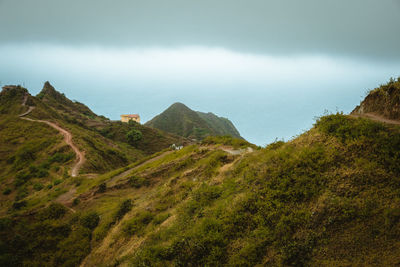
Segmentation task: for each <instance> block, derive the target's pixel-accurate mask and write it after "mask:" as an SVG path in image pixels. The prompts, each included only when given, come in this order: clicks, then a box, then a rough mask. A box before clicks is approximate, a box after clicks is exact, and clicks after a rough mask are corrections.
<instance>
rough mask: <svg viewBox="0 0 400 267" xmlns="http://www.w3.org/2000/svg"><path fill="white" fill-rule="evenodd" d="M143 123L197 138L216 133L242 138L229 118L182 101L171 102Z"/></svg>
mask: <svg viewBox="0 0 400 267" xmlns="http://www.w3.org/2000/svg"><path fill="white" fill-rule="evenodd" d="M145 125H146V126H149V127H153V128H156V129H160V130H163V131H166V132H169V133H173V134H177V135H180V136H183V137H187V138H194V139H197V140H201V139H204V138H205V137H207V136H216V135H229V136H232V137H235V138H242V137H241V136H240V133H239V132H238V130H237V129H236V128H235V126H234V125H233V124H232V122H231V121H230V120H228V119H226V118H222V117H218V116H216V115H215V114H213V113H211V112H209V113H203V112H199V111H193V110H191V109H190V108H188V107H187V106H185V105H184V104H182V103H174V104H172V105H171V106H170V107H169V108H167V109H166V110H165V111H164V112H162V113H161V114H159V115H157V116H156V117H154V118H153V119H151V120H150V121H148V122H147V123H146V124H145Z"/></svg>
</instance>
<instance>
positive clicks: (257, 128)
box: [0, 0, 400, 145]
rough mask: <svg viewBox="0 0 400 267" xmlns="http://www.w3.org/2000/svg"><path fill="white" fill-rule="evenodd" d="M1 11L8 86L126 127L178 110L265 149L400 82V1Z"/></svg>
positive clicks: (98, 4) (1, 74) (1, 52)
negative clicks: (177, 105)
mask: <svg viewBox="0 0 400 267" xmlns="http://www.w3.org/2000/svg"><path fill="white" fill-rule="evenodd" d="M72 2H74V4H72V3H71V1H57V2H56V1H50V0H38V1H35V2H32V1H28V0H21V1H11V0H0V25H3V26H2V27H0V58H1V61H0V83H1V85H5V84H24V85H25V87H27V88H28V89H29V90H30V92H31V93H32V94H36V93H38V92H39V91H40V90H41V88H42V86H43V82H44V81H47V80H49V81H50V82H51V84H53V85H54V86H55V88H56V89H57V90H59V91H61V92H63V93H65V94H66V96H67V97H69V98H71V99H76V100H78V101H79V102H83V103H85V104H86V105H88V106H89V107H90V108H91V109H93V111H95V112H96V113H98V114H101V115H105V116H107V117H110V118H111V119H118V118H119V115H120V114H123V113H139V114H140V115H141V117H142V119H143V121H144V122H145V121H147V120H150V119H151V118H152V117H154V116H155V115H157V114H159V113H161V112H162V111H163V110H165V109H166V108H167V107H168V106H169V105H171V104H172V103H174V102H182V103H184V104H186V105H187V106H189V107H190V108H192V109H194V110H198V111H203V112H213V113H215V114H217V115H218V116H222V117H227V118H229V119H230V120H231V121H232V122H233V123H234V125H235V126H236V127H237V129H238V130H239V132H240V133H241V135H242V136H243V137H244V138H246V139H247V140H249V141H250V142H253V143H256V144H259V145H265V144H267V143H270V142H272V141H274V139H275V138H284V139H285V140H288V139H290V138H291V137H292V136H294V135H297V134H299V133H301V132H302V130H306V129H309V128H310V127H311V126H312V124H313V121H314V117H315V116H319V115H322V114H323V112H324V111H325V110H329V111H333V112H335V111H336V110H340V111H344V112H346V113H347V112H350V111H351V110H352V109H353V108H354V107H355V106H356V105H357V104H358V103H359V101H360V100H361V98H362V97H363V96H364V94H365V92H366V91H367V90H368V89H373V88H375V87H377V86H378V85H379V84H382V83H385V82H386V81H387V80H389V78H390V77H397V76H400V50H399V49H398V47H400V16H398V14H399V13H400V1H397V0H383V1H372V0H367V1H361V0H355V1H351V3H349V2H348V1H326V2H323V3H322V2H321V1H316V0H307V1H301V3H300V2H298V1H294V0H290V1H289V0H286V1H261V0H253V1H235V3H234V4H233V3H231V2H232V1H228V0H222V1H217V2H216V1H201V2H194V1H191V2H188V1H183V0H174V1H168V3H167V2H162V1H145V2H143V1H127V0H119V1H113V2H110V1H105V0H101V1H85V2H82V1H72Z"/></svg>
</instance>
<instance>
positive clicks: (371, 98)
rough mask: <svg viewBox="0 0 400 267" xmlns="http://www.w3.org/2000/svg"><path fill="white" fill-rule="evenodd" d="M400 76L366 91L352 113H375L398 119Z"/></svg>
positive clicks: (399, 117) (399, 112) (399, 118)
mask: <svg viewBox="0 0 400 267" xmlns="http://www.w3.org/2000/svg"><path fill="white" fill-rule="evenodd" d="M399 103H400V77H399V78H397V80H395V79H393V78H391V79H390V81H389V82H388V83H387V84H384V85H381V86H380V87H378V88H375V89H373V90H371V91H369V92H368V94H367V96H366V97H365V99H364V100H363V101H362V102H361V104H360V105H359V106H357V107H356V108H355V109H354V110H353V112H352V114H360V113H361V114H363V113H375V114H378V115H381V116H383V117H385V118H388V119H394V120H400V108H399V107H400V104H399Z"/></svg>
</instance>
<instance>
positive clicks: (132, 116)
mask: <svg viewBox="0 0 400 267" xmlns="http://www.w3.org/2000/svg"><path fill="white" fill-rule="evenodd" d="M121 117H128V118H140V116H139V114H126V115H121Z"/></svg>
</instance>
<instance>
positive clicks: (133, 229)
mask: <svg viewBox="0 0 400 267" xmlns="http://www.w3.org/2000/svg"><path fill="white" fill-rule="evenodd" d="M153 217H154V216H153V214H151V213H150V212H148V211H145V212H143V213H139V214H137V215H136V216H135V217H134V218H132V219H130V220H129V221H127V222H126V224H125V226H124V229H123V230H124V232H125V233H126V234H127V235H134V234H140V233H141V232H142V230H143V229H144V227H146V226H147V225H148V224H149V223H150V222H151V220H152V219H153Z"/></svg>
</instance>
